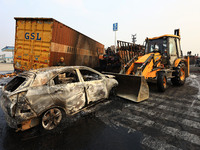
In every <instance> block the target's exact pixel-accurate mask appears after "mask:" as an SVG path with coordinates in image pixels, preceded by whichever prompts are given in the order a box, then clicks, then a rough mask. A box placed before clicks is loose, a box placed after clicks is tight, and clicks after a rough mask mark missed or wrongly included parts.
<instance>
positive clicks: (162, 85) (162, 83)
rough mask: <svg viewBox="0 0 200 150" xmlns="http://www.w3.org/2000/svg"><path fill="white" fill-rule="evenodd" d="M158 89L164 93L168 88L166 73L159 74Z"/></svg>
mask: <svg viewBox="0 0 200 150" xmlns="http://www.w3.org/2000/svg"><path fill="white" fill-rule="evenodd" d="M157 88H158V91H159V92H164V91H165V90H166V88H167V77H166V75H165V73H164V72H158V74H157Z"/></svg>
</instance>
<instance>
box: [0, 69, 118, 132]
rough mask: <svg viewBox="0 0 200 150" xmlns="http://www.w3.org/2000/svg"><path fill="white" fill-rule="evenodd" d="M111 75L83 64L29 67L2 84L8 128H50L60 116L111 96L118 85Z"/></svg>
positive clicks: (59, 120) (52, 127) (2, 104)
mask: <svg viewBox="0 0 200 150" xmlns="http://www.w3.org/2000/svg"><path fill="white" fill-rule="evenodd" d="M113 77H114V76H112V75H103V74H101V73H99V72H97V71H95V70H93V69H91V68H89V67H84V66H67V67H50V68H41V69H37V70H30V71H28V72H24V73H22V74H19V75H18V76H16V77H15V78H13V79H12V80H11V81H10V82H9V83H8V84H7V85H6V86H4V87H3V89H2V97H1V101H0V103H1V108H2V110H3V111H4V113H5V118H6V121H7V123H8V125H9V126H10V127H11V128H15V129H17V130H21V131H23V130H26V129H29V128H31V127H34V126H36V125H38V124H41V125H42V127H43V128H44V129H46V130H52V129H54V128H55V127H56V126H57V125H58V124H59V123H60V122H61V120H62V118H63V116H65V115H66V116H72V115H74V114H76V113H77V112H79V111H80V110H84V108H87V107H88V106H91V104H94V103H95V102H97V101H99V100H102V99H106V98H109V96H112V94H114V92H113V91H114V89H115V87H116V86H117V85H118V82H117V81H116V80H115V79H113Z"/></svg>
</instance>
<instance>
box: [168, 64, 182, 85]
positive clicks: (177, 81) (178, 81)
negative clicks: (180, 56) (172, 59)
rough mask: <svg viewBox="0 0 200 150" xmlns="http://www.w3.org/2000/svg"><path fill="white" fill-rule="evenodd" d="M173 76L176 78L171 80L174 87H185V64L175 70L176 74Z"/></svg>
mask: <svg viewBox="0 0 200 150" xmlns="http://www.w3.org/2000/svg"><path fill="white" fill-rule="evenodd" d="M173 75H174V76H175V77H174V78H172V79H171V81H172V84H173V85H178V86H180V85H183V84H184V83H185V76H186V74H185V64H184V63H181V64H180V65H179V68H177V69H176V70H175V72H174V73H173Z"/></svg>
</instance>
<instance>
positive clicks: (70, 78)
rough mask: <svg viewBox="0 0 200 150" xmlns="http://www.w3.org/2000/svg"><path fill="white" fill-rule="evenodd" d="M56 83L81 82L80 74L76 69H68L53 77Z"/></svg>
mask: <svg viewBox="0 0 200 150" xmlns="http://www.w3.org/2000/svg"><path fill="white" fill-rule="evenodd" d="M53 81H54V83H55V85H57V84H68V83H75V82H79V79H78V76H77V74H76V71H74V70H73V71H66V72H62V73H60V74H58V75H57V76H56V77H55V78H54V79H53Z"/></svg>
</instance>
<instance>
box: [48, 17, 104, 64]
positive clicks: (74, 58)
mask: <svg viewBox="0 0 200 150" xmlns="http://www.w3.org/2000/svg"><path fill="white" fill-rule="evenodd" d="M51 46H52V48H51V52H52V53H51V58H50V59H51V61H50V62H52V63H53V62H58V61H59V58H60V57H61V56H62V57H64V58H65V60H66V64H67V65H85V66H89V67H92V68H94V67H97V66H98V65H99V64H98V63H99V61H98V55H99V54H100V53H99V52H102V51H103V50H104V45H102V44H101V43H98V42H96V41H95V40H93V39H91V38H89V37H87V36H85V35H83V34H81V33H80V32H77V31H75V30H74V29H72V28H70V27H68V26H66V25H64V24H62V23H60V22H58V21H56V20H54V24H53V36H52V43H51ZM54 56H57V57H54ZM51 65H55V64H51Z"/></svg>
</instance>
